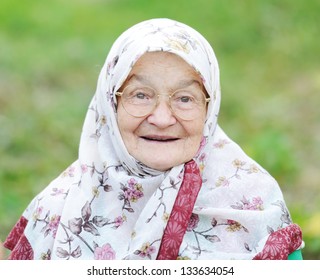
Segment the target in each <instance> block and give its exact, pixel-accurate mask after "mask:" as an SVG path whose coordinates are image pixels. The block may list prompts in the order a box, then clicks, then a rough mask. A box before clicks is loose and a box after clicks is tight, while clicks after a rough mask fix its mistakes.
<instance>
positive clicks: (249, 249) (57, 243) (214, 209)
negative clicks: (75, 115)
mask: <svg viewBox="0 0 320 280" xmlns="http://www.w3.org/2000/svg"><path fill="white" fill-rule="evenodd" d="M153 51H164V52H171V53H174V54H176V55H178V56H180V57H181V58H183V59H184V60H185V61H186V62H187V63H189V64H190V65H191V66H192V67H193V68H194V69H195V70H196V71H197V73H198V74H199V75H200V77H201V79H202V81H203V84H204V86H205V88H206V91H207V92H208V94H209V95H210V97H211V101H210V103H209V107H208V112H207V118H206V123H205V128H204V131H203V139H202V142H201V145H200V147H199V151H198V153H197V154H196V156H195V157H194V159H193V160H192V161H190V162H189V163H186V164H183V165H179V166H176V167H173V168H172V169H171V170H169V171H167V172H160V171H157V170H153V169H151V168H148V167H147V166H144V165H143V164H141V163H140V162H138V161H137V160H136V159H135V158H133V157H132V156H131V155H130V154H129V153H128V152H127V150H126V148H125V145H124V143H123V141H122V139H121V136H120V132H119V129H118V126H117V112H116V108H117V104H116V103H117V102H116V97H115V92H116V91H117V90H118V89H119V88H120V87H121V85H122V83H123V82H124V81H125V80H126V78H127V76H128V74H129V72H130V71H131V69H132V67H133V65H134V63H135V62H136V61H137V60H138V59H139V57H141V56H142V55H143V54H144V53H146V52H153ZM219 80H220V78H219V67H218V63H217V60H216V57H215V54H214V52H213V50H212V48H211V46H210V45H209V43H208V42H207V41H206V40H205V39H204V37H203V36H202V35H200V34H199V33H198V32H197V31H195V30H194V29H192V28H190V27H189V26H186V25H184V24H182V23H179V22H176V21H173V20H169V19H152V20H148V21H144V22H141V23H139V24H137V25H135V26H133V27H131V28H130V29H128V30H127V31H125V32H124V33H123V34H122V35H121V36H120V37H119V38H118V39H117V40H116V41H115V43H114V44H113V46H112V48H111V50H110V52H109V54H108V56H107V59H106V61H105V64H104V66H103V67H102V70H101V72H100V75H99V78H98V83H97V89H96V92H95V95H94V97H93V99H92V101H91V103H90V105H89V109H88V112H87V115H86V118H85V122H84V126H83V131H82V136H81V140H80V146H79V158H78V159H77V160H76V161H75V162H74V163H73V164H71V165H70V166H69V167H68V168H67V169H66V170H65V171H64V172H63V173H62V174H61V175H60V176H59V177H57V178H56V179H55V180H53V181H52V182H51V183H50V184H49V185H48V186H47V187H46V188H45V189H44V190H43V191H42V192H40V193H39V194H38V195H37V196H36V197H35V198H34V199H33V200H32V202H31V203H30V205H29V206H28V207H27V209H26V210H25V212H24V213H23V215H22V217H21V219H20V220H19V221H18V223H17V224H16V226H15V227H14V229H13V230H12V232H11V233H10V234H9V236H8V238H7V240H6V242H5V246H6V247H7V248H9V249H11V250H12V253H11V255H10V258H11V259H64V260H67V259H109V260H111V259H140V260H141V259H254V258H255V259H261V258H286V257H287V255H288V254H289V253H291V252H292V251H294V250H296V249H297V248H298V247H299V246H300V245H301V231H300V228H299V227H298V226H296V225H294V224H292V221H291V218H290V214H289V212H288V210H287V208H286V205H285V202H284V200H283V196H282V193H281V190H280V188H279V186H278V184H277V183H276V181H275V180H274V179H273V178H272V177H271V176H270V175H269V174H268V173H267V172H266V171H265V170H264V169H263V168H262V167H261V166H260V165H258V164H257V163H256V162H255V161H253V160H252V159H251V158H249V157H248V156H247V155H246V154H245V153H244V152H243V151H242V150H241V148H240V147H239V146H238V145H237V144H236V143H234V142H233V141H232V140H231V139H230V138H228V136H227V135H226V134H225V133H224V132H223V130H222V129H221V128H220V127H219V126H218V124H217V117H218V112H219V105H220V81H219ZM279 231H280V234H279ZM278 236H280V237H281V238H278ZM273 240H276V241H275V242H274V241H273ZM279 240H280V241H279ZM284 248H285V249H284ZM283 252H285V253H283ZM279 254H280V255H281V254H282V255H281V256H280V255H279Z"/></svg>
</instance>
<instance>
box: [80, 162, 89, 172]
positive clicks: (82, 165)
mask: <svg viewBox="0 0 320 280" xmlns="http://www.w3.org/2000/svg"><path fill="white" fill-rule="evenodd" d="M87 171H88V166H87V165H85V164H81V172H82V173H86V172H87Z"/></svg>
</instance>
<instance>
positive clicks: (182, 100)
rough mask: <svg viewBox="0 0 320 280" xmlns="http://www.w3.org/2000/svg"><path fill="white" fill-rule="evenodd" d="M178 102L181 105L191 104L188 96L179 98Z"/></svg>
mask: <svg viewBox="0 0 320 280" xmlns="http://www.w3.org/2000/svg"><path fill="white" fill-rule="evenodd" d="M179 101H180V102H182V103H188V102H192V101H193V100H192V98H191V97H190V96H181V97H179Z"/></svg>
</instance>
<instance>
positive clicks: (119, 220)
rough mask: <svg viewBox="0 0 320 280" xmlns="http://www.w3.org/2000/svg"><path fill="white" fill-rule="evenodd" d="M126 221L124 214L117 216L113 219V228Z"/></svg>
mask: <svg viewBox="0 0 320 280" xmlns="http://www.w3.org/2000/svg"><path fill="white" fill-rule="evenodd" d="M125 221H126V217H125V216H118V217H116V218H115V219H114V228H118V227H120V226H122V224H123V223H124V222H125Z"/></svg>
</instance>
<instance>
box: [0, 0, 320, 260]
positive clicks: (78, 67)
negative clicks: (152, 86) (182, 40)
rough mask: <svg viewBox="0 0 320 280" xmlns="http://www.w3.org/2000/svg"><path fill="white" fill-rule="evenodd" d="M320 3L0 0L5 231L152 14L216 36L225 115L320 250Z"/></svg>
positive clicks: (309, 253)
mask: <svg viewBox="0 0 320 280" xmlns="http://www.w3.org/2000/svg"><path fill="white" fill-rule="evenodd" d="M319 12H320V2H319V1H317V0H308V1H302V0H301V1H299V0H297V1H292V0H282V1H276V0H270V1H268V0H246V1H238V0H197V1H186V0H176V1H172V0H162V1H152V0H148V1H147V0H135V1H130V0H105V1H103V0H78V1H76V0H68V1H65V0H50V1H42V0H41V1H40V0H25V1H21V0H2V1H1V2H0V239H1V240H4V239H5V237H6V235H7V234H8V232H9V230H10V229H11V228H12V226H13V225H14V223H15V222H16V221H17V219H18V218H19V216H20V215H21V213H22V211H23V210H24V209H25V207H26V206H27V204H28V203H29V201H30V200H31V199H32V198H33V197H34V196H35V195H36V194H37V193H38V192H39V191H40V190H41V189H42V188H43V187H45V186H46V185H47V184H48V183H49V182H50V181H51V180H52V179H53V178H55V177H56V176H57V175H58V174H59V173H60V172H61V171H62V170H64V169H65V168H66V167H67V166H68V165H69V164H70V163H71V162H72V161H74V160H75V159H76V158H77V152H78V143H79V137H80V132H81V129H82V124H83V120H84V116H85V113H86V110H87V107H88V104H89V101H90V99H91V97H92V95H93V93H94V91H95V86H96V81H97V77H98V73H99V71H100V68H101V67H102V64H103V62H104V60H105V57H106V55H107V53H108V51H109V49H110V46H111V44H112V42H113V41H114V40H115V39H116V38H117V37H118V36H119V35H120V33H121V32H123V31H124V30H125V29H127V28H128V27H130V26H131V25H133V24H135V23H137V22H140V21H142V20H145V19H149V18H154V17H169V18H173V19H177V20H179V21H182V22H184V23H186V24H188V25H190V26H192V27H194V28H195V29H197V30H198V31H199V32H200V33H202V34H203V35H204V36H205V37H206V38H207V39H208V41H209V42H210V43H211V44H212V46H213V48H214V50H215V52H216V55H217V57H218V61H219V64H220V70H221V83H222V105H221V111H220V112H221V113H220V120H219V122H220V125H221V126H222V127H223V129H224V130H225V131H226V132H227V134H228V135H229V136H230V137H231V138H232V139H234V140H235V141H236V142H237V143H239V144H240V146H241V147H242V148H243V149H244V150H245V151H246V152H247V153H248V154H249V155H250V156H252V157H253V158H254V159H255V160H257V161H258V162H259V163H260V164H261V165H262V166H264V167H265V168H266V169H267V170H268V171H269V172H270V173H271V174H272V175H273V176H274V177H275V178H276V179H277V180H278V182H279V184H280V185H281V188H282V190H283V193H284V195H285V198H286V201H287V204H288V207H289V209H290V211H291V214H292V218H293V220H294V222H296V223H298V224H300V225H301V227H302V229H303V233H304V240H305V243H306V247H305V249H304V258H305V259H320V192H319V181H320V172H319V158H320V149H319V146H320V145H319V144H320V129H319V121H320V110H319V105H320V95H319V90H320V67H319V65H320V63H319V62H320V59H319V49H320V44H319V43H320V39H319V38H320V34H319V31H320V28H319Z"/></svg>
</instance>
